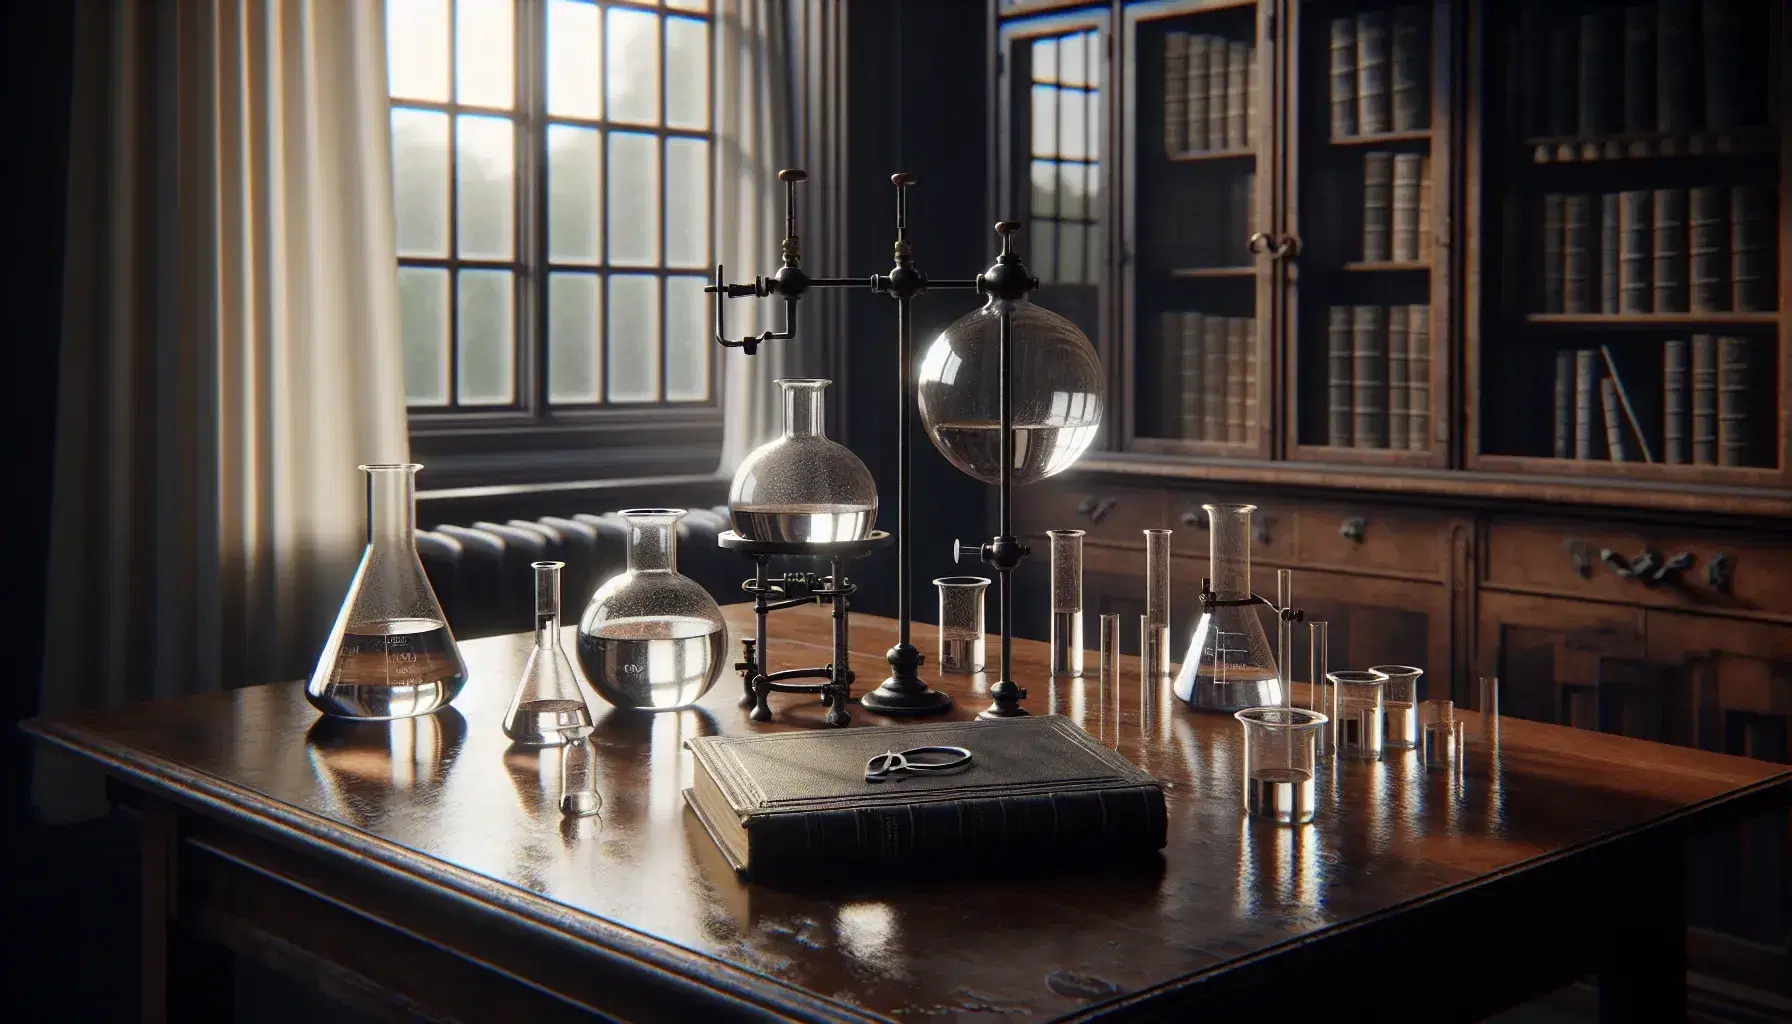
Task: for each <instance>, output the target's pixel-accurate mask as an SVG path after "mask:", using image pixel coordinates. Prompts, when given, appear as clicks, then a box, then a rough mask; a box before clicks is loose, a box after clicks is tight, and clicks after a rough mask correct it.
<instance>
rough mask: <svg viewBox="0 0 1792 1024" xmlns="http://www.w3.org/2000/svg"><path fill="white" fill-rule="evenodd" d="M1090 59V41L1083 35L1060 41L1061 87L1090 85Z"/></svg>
mask: <svg viewBox="0 0 1792 1024" xmlns="http://www.w3.org/2000/svg"><path fill="white" fill-rule="evenodd" d="M1088 58H1089V50H1088V40H1087V39H1085V38H1084V35H1083V34H1081V33H1079V34H1077V35H1074V36H1064V37H1063V38H1061V39H1060V40H1059V41H1058V83H1059V84H1060V85H1088V84H1089V60H1088Z"/></svg>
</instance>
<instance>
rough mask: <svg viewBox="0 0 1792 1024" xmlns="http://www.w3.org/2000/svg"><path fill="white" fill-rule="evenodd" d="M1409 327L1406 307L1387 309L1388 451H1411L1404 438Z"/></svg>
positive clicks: (1410, 322) (1408, 314) (1410, 324)
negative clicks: (1408, 449) (1394, 449)
mask: <svg viewBox="0 0 1792 1024" xmlns="http://www.w3.org/2000/svg"><path fill="white" fill-rule="evenodd" d="M1411 327H1412V313H1411V312H1409V311H1408V307H1406V306H1393V307H1390V308H1389V309H1388V447H1389V448H1397V449H1400V450H1402V451H1404V450H1406V449H1407V448H1410V447H1412V446H1411V444H1409V443H1408V441H1407V437H1406V429H1407V425H1408V406H1407V404H1406V399H1407V395H1408V393H1409V392H1408V391H1407V370H1406V356H1407V352H1408V347H1407V340H1406V337H1407V334H1408V332H1409V331H1410V330H1411Z"/></svg>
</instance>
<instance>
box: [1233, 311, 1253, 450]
mask: <svg viewBox="0 0 1792 1024" xmlns="http://www.w3.org/2000/svg"><path fill="white" fill-rule="evenodd" d="M1237 322H1238V334H1239V338H1240V342H1239V344H1240V346H1241V347H1242V348H1243V349H1244V388H1243V391H1244V436H1243V437H1240V438H1239V440H1240V441H1244V442H1247V443H1249V442H1251V441H1254V440H1255V439H1256V436H1257V321H1256V319H1255V318H1253V317H1248V316H1241V317H1239V318H1238V320H1237Z"/></svg>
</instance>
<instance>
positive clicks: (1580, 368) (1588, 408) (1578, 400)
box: [1574, 348, 1599, 460]
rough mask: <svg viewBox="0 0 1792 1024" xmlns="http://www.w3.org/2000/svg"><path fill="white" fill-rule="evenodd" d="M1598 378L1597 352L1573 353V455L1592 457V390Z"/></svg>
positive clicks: (1584, 349) (1581, 351)
mask: <svg viewBox="0 0 1792 1024" xmlns="http://www.w3.org/2000/svg"><path fill="white" fill-rule="evenodd" d="M1598 379H1599V353H1597V352H1595V351H1593V350H1592V349H1590V348H1583V349H1581V350H1580V351H1578V352H1576V353H1574V457H1575V458H1576V459H1581V460H1586V459H1591V458H1593V391H1594V389H1595V388H1596V387H1597V385H1596V384H1595V381H1597V380H1598Z"/></svg>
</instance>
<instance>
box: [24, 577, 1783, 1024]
mask: <svg viewBox="0 0 1792 1024" xmlns="http://www.w3.org/2000/svg"><path fill="white" fill-rule="evenodd" d="M728 615H729V620H730V622H731V623H732V625H733V627H734V632H735V634H736V635H737V636H744V635H748V629H749V627H750V623H751V615H750V610H749V609H748V608H746V607H745V606H736V607H733V608H730V609H728ZM773 621H774V624H775V625H774V631H773V637H774V643H773V644H772V667H774V668H783V667H793V666H796V665H799V664H818V663H822V662H825V661H826V660H827V658H828V654H827V649H826V648H825V647H824V646H822V645H823V644H824V643H825V641H826V637H827V636H828V625H827V619H826V618H825V616H824V615H823V614H822V612H821V610H820V609H815V608H804V609H793V610H790V611H785V612H781V613H779V614H778V615H777V617H775V618H774V620H773ZM778 638H793V639H790V640H780V639H778ZM894 639H895V628H894V623H892V622H890V621H889V620H883V619H876V618H871V617H865V616H855V617H854V624H853V631H852V647H853V655H854V665H855V666H856V668H857V670H858V673H859V678H860V684H859V686H858V687H857V689H858V690H859V691H860V692H863V691H864V690H865V689H867V688H868V687H869V686H871V685H875V683H876V681H877V680H878V679H881V677H882V675H883V673H882V671H880V670H881V669H882V668H883V667H884V666H883V662H882V655H883V652H884V651H885V650H886V649H888V648H889V646H890V645H891V644H892V643H893V641H894ZM916 643H917V644H919V645H920V646H921V649H922V650H923V651H925V652H928V658H929V662H930V664H929V666H928V668H927V669H926V670H925V671H926V674H927V677H928V678H929V679H930V681H933V682H934V683H935V684H936V685H939V677H938V674H937V672H935V671H934V669H933V667H932V665H931V662H932V661H933V660H934V659H933V653H934V651H935V647H936V644H935V639H934V634H933V631H932V630H931V628H929V627H926V626H917V628H916ZM528 645H529V637H527V636H522V635H518V636H506V637H494V638H491V639H486V640H476V641H473V642H470V643H468V644H466V645H465V654H466V659H467V663H468V665H469V667H470V669H471V672H472V681H471V682H470V683H469V684H468V686H467V689H466V691H465V692H464V693H463V694H462V695H461V697H460V699H459V700H458V701H457V702H456V705H455V707H454V708H453V709H450V710H449V711H446V712H444V713H442V714H439V715H436V716H433V717H431V718H426V719H422V720H413V721H406V722H397V723H392V724H390V725H385V724H344V723H337V722H324V721H320V720H319V719H318V716H317V714H316V713H315V712H314V711H313V710H312V709H311V708H310V706H309V705H307V704H306V702H305V700H304V696H303V692H302V689H301V686H300V685H299V684H297V683H291V684H279V685H272V686H259V687H251V688H246V689H241V690H235V691H231V692H225V693H217V694H209V695H205V696H199V697H190V698H184V699H179V700H171V701H162V702H157V703H152V704H144V705H138V706H135V707H130V708H123V709H118V710H114V711H107V712H101V713H96V714H89V715H82V716H72V717H68V718H62V719H56V720H41V719H40V720H35V721H32V722H30V723H28V724H27V725H26V728H27V729H28V730H29V731H31V732H32V733H35V734H36V735H37V736H39V737H41V738H43V739H44V740H47V741H49V742H51V743H55V744H58V745H60V746H63V747H66V748H68V749H70V750H72V751H75V752H76V753H79V754H82V755H85V756H87V757H89V758H92V759H93V760H95V761H98V762H99V763H100V764H102V765H103V766H104V767H105V768H106V770H107V771H108V772H109V773H110V774H111V776H112V777H113V778H114V779H115V780H116V783H117V786H118V789H119V791H120V792H121V794H123V795H125V796H126V797H128V798H129V799H131V800H132V801H133V802H135V803H137V804H138V805H139V806H141V807H142V808H143V810H144V812H145V833H144V834H145V840H144V842H145V846H144V906H143V910H144V937H145V940H146V941H145V954H144V964H143V967H144V1016H145V1019H149V1020H177V1021H183V1022H184V1021H195V1020H205V1019H216V1018H220V1017H222V1016H223V1015H224V1014H225V1013H226V1011H227V1006H226V1004H227V1002H228V993H229V985H228V983H227V982H228V977H227V975H224V974H222V972H227V971H228V969H229V968H228V963H229V959H230V958H229V957H226V956H222V955H219V951H218V950H217V948H216V946H217V944H222V945H223V946H225V947H228V948H229V949H231V950H234V951H236V952H237V953H239V954H243V955H246V956H249V957H252V958H256V959H258V960H260V961H262V962H264V963H268V964H271V965H273V966H275V967H276V968H278V969H280V970H284V971H288V972H297V973H301V974H303V975H305V976H308V977H310V978H312V979H315V980H316V983H317V984H319V985H320V986H322V987H323V988H324V989H325V990H326V991H329V992H331V993H332V994H334V995H336V996H338V997H339V998H343V999H345V1000H347V1001H349V1002H351V1003H354V1004H356V1005H359V1006H360V1007H362V1008H363V1009H377V1010H380V1011H382V1012H383V1014H384V1015H389V1016H393V1017H396V1018H398V1019H416V1017H415V1016H410V1017H408V1018H407V1016H406V1015H411V1014H415V1015H421V1016H423V1017H425V1018H426V1019H427V1018H429V1017H434V1016H444V1017H445V1016H452V1017H453V1018H455V1019H459V1020H470V1021H471V1020H492V1021H525V1020H530V1021H533V1020H561V1019H589V1017H590V1015H592V1014H596V1015H608V1016H611V1017H614V1018H618V1019H625V1020H646V1021H659V1020H692V1021H711V1020H764V1019H795V1020H808V1021H869V1020H880V1021H888V1020H915V1019H923V1018H924V1019H929V1020H954V1019H961V1020H984V1019H987V1020H996V1019H1012V1018H1024V1019H1029V1020H1046V1019H1067V1020H1089V1019H1094V1018H1098V1017H1099V1018H1102V1019H1109V1018H1112V1019H1124V1020H1146V1019H1150V1020H1186V1019H1193V1018H1194V1015H1196V1014H1199V1016H1200V1017H1201V1019H1205V1020H1241V1019H1246V1018H1245V1016H1244V1015H1245V1014H1246V1013H1252V1014H1256V1015H1264V1014H1267V1015H1268V1016H1267V1017H1266V1018H1264V1019H1287V1018H1289V1017H1292V1016H1293V1015H1295V1014H1296V1013H1299V1014H1300V1015H1302V1016H1309V1017H1311V1018H1314V1019H1319V1018H1323V1017H1326V1016H1328V1015H1329V1016H1339V1017H1343V1018H1346V1019H1348V1018H1352V1017H1355V1016H1358V1015H1364V1016H1367V1015H1371V1014H1376V1013H1379V1014H1381V1015H1382V1016H1383V1017H1384V1018H1385V1019H1421V1020H1427V1021H1444V1020H1455V1019H1460V1020H1474V1019H1479V1018H1481V1017H1483V1016H1485V1015H1487V1014H1488V1013H1491V1012H1493V1011H1496V1010H1498V1009H1501V1008H1504V1007H1506V1006H1509V1005H1512V1004H1515V1003H1517V1002H1521V1001H1523V1000H1525V999H1527V998H1530V997H1533V996H1535V995H1537V994H1540V993H1543V992H1546V991H1550V990H1552V989H1553V988H1556V987H1559V986H1561V985H1563V984H1566V983H1568V982H1571V981H1572V980H1574V979H1576V978H1580V977H1583V976H1585V975H1588V974H1596V975H1598V977H1599V979H1600V982H1601V1001H1602V1009H1603V1012H1604V1014H1605V1016H1606V1017H1607V1018H1608V1019H1613V1020H1623V1021H1639V1020H1655V1019H1660V1020H1678V1019H1680V1018H1681V1015H1682V1012H1683V1007H1684V1002H1685V989H1684V942H1683V937H1684V936H1683V922H1682V916H1681V909H1680V908H1681V903H1682V886H1681V871H1682V868H1681V863H1682V862H1681V856H1680V851H1681V847H1682V844H1683V841H1684V839H1685V837H1686V835H1687V834H1688V833H1689V832H1690V831H1693V830H1699V829H1706V828H1715V827H1719V826H1721V825H1723V824H1726V823H1729V822H1731V821H1734V820H1739V819H1740V818H1742V817H1744V816H1746V815H1747V814H1750V813H1754V812H1759V811H1761V810H1764V809H1767V808H1769V807H1774V806H1782V805H1784V804H1785V803H1786V802H1787V800H1788V795H1789V793H1792V773H1789V772H1787V771H1786V770H1785V769H1782V768H1781V767H1779V766H1777V765H1772V764H1766V763H1762V762H1757V761H1750V760H1744V759H1741V758H1735V757H1728V756H1724V755H1719V754H1711V753H1705V752H1702V751H1697V750H1687V749H1682V748H1679V747H1669V746H1663V745H1659V744H1654V743H1646V742H1642V741H1638V740H1632V739H1625V738H1621V737H1616V736H1606V735H1600V734H1596V733H1589V732H1582V731H1575V730H1570V729H1564V728H1558V727H1555V726H1549V725H1539V724H1534V723H1530V722H1524V721H1519V720H1514V719H1505V720H1503V723H1502V726H1501V736H1500V742H1499V743H1498V744H1497V745H1473V746H1470V747H1468V748H1467V750H1466V752H1465V757H1464V758H1463V761H1462V764H1461V770H1460V772H1457V773H1452V772H1447V771H1446V772H1428V771H1426V770H1425V769H1424V768H1422V767H1420V766H1418V765H1417V764H1416V763H1415V757H1414V755H1412V754H1410V753H1406V754H1397V755H1391V756H1390V757H1389V759H1388V760H1387V761H1385V762H1383V763H1378V764H1361V763H1345V764H1341V765H1338V766H1337V767H1336V768H1335V769H1329V770H1326V771H1325V772H1323V773H1322V777H1321V780H1320V785H1321V798H1320V802H1321V804H1322V806H1321V809H1320V811H1319V817H1318V820H1317V822H1316V823H1315V824H1313V825H1310V826H1306V827H1302V828H1298V829H1294V828H1282V827H1276V826H1274V825H1271V824H1267V823H1262V822H1257V821H1254V820H1250V819H1246V818H1244V817H1242V816H1241V815H1240V811H1239V778H1238V771H1239V767H1240V750H1239V727H1238V725H1237V723H1236V722H1234V721H1233V720H1232V719H1231V718H1230V717H1229V716H1215V715H1204V714H1197V713H1193V712H1189V711H1186V710H1183V709H1180V708H1175V707H1171V708H1169V709H1167V710H1164V709H1161V708H1160V709H1158V710H1155V711H1152V712H1151V713H1148V714H1145V715H1141V713H1140V700H1139V696H1140V687H1139V682H1138V675H1137V663H1136V661H1135V660H1134V659H1126V664H1125V666H1124V669H1123V675H1122V680H1123V685H1122V686H1121V691H1122V692H1121V693H1120V694H1119V703H1118V710H1117V711H1116V710H1115V709H1114V707H1112V706H1103V705H1104V702H1103V701H1102V700H1100V699H1098V695H1097V682H1096V680H1095V679H1094V678H1093V677H1091V678H1088V679H1085V680H1079V681H1070V682H1061V683H1058V684H1056V685H1051V684H1048V683H1047V682H1046V681H1045V674H1046V654H1047V652H1046V648H1045V646H1044V645H1043V644H1038V643H1033V642H1028V641H1017V642H1016V643H1015V657H1016V665H1017V668H1018V669H1019V671H1018V672H1017V676H1018V677H1019V679H1020V681H1021V682H1022V684H1023V685H1025V686H1027V687H1028V688H1029V690H1030V691H1031V696H1030V698H1029V700H1028V702H1027V706H1028V707H1029V708H1031V709H1032V710H1033V711H1034V712H1035V713H1039V712H1044V711H1047V710H1050V711H1054V712H1058V713H1062V714H1066V715H1069V716H1071V717H1072V718H1073V719H1075V720H1077V721H1078V722H1080V723H1081V724H1082V725H1083V726H1084V727H1085V728H1086V729H1088V730H1089V731H1090V732H1091V733H1093V734H1095V735H1097V736H1100V737H1102V738H1103V739H1105V740H1106V741H1108V742H1110V743H1117V744H1118V747H1119V750H1120V751H1121V752H1122V753H1123V754H1124V755H1125V756H1127V757H1128V758H1130V759H1132V760H1133V761H1134V762H1135V763H1136V764H1138V765H1139V766H1141V767H1142V768H1144V769H1146V770H1148V771H1150V772H1152V773H1153V774H1154V775H1156V776H1158V777H1159V778H1161V779H1163V780H1164V781H1165V782H1166V783H1167V784H1168V785H1169V787H1170V788H1169V792H1168V801H1169V802H1168V807H1169V815H1170V841H1169V846H1168V848H1167V849H1166V850H1165V851H1164V853H1163V856H1162V859H1161V861H1159V862H1157V863H1156V864H1155V866H1153V867H1152V868H1150V869H1148V870H1141V869H1139V868H1138V867H1137V866H1136V865H1134V866H1131V867H1127V868H1123V869H1115V868H1113V867H1106V868H1104V866H1102V865H1099V864H1093V865H1085V866H1081V867H1073V868H1071V869H1069V870H1064V869H1062V868H1063V866H1057V867H1058V868H1059V870H1056V871H1052V870H1050V868H1052V867H1053V866H1051V865H1039V864H1026V865H1009V864H1000V863H989V864H980V865H956V866H955V867H957V868H959V869H961V870H958V871H955V872H940V873H934V872H927V871H918V872H917V873H916V875H915V877H914V879H913V880H912V881H907V882H903V883H900V884H897V883H879V882H876V881H873V880H871V879H869V878H866V879H863V880H860V881H854V882H845V883H841V882H834V883H824V882H813V883H809V884H806V885H800V886H795V887H788V886H787V887H780V888H772V887H768V886H763V885H746V884H743V883H742V882H740V881H739V880H737V879H736V877H735V876H734V875H733V874H732V873H731V872H730V871H729V870H728V868H727V866H726V864H725V863H724V862H723V860H722V858H721V856H720V854H719V853H718V851H717V850H716V849H715V848H714V846H713V845H712V843H711V841H710V840H709V838H708V836H707V835H705V834H704V832H703V830H702V829H701V827H700V826H698V825H697V824H696V822H695V819H694V817H693V816H692V815H691V814H690V813H689V812H688V811H687V810H686V808H685V805H684V802H683V800H682V799H681V797H680V790H681V789H683V788H684V787H685V786H686V785H688V784H689V779H690V771H691V766H690V756H689V754H688V753H686V752H684V751H683V750H682V749H681V744H682V743H683V741H684V740H686V739H688V738H690V737H692V736H700V735H709V734H717V733H722V734H738V733H744V732H752V731H763V730H768V729H795V728H822V727H824V726H822V725H821V714H822V708H821V706H820V705H819V704H818V703H813V702H812V699H811V698H806V697H800V696H784V697H778V698H774V701H775V703H774V708H775V710H776V712H777V721H776V722H774V723H772V724H770V725H764V726H757V725H754V724H752V723H750V722H748V721H747V719H746V713H745V712H744V711H743V710H742V709H741V708H739V707H737V706H736V701H737V700H738V698H739V695H740V682H739V677H738V676H736V675H734V674H732V673H730V674H726V675H724V676H723V678H722V681H721V682H720V683H718V684H717V686H716V688H715V690H714V691H712V692H711V693H710V694H709V695H708V696H707V697H706V698H705V700H704V701H703V703H702V706H701V707H699V708H696V709H692V710H687V711H682V712H675V713H663V714H660V715H656V716H643V715H632V714H623V713H619V712H609V713H607V714H604V715H602V717H601V718H600V721H599V724H598V728H597V733H596V736H595V737H594V739H595V742H596V744H597V751H598V757H599V761H600V770H601V776H602V782H601V788H602V791H603V794H604V797H605V800H606V804H605V807H604V811H603V814H602V816H601V818H600V819H583V820H568V819H563V818H562V817H561V816H560V815H559V813H558V811H557V809H556V799H557V789H558V784H559V781H558V755H557V754H556V753H555V752H552V751H549V752H546V753H540V754H538V753H534V752H514V751H510V750H508V749H507V744H506V740H505V739H504V737H503V735H502V734H501V732H500V730H499V721H500V718H501V716H502V714H503V712H504V709H505V707H506V704H507V702H508V699H509V696H510V690H511V687H512V685H513V684H514V682H515V680H516V678H517V676H518V674H519V673H520V670H521V668H522V665H523V661H524V658H525V657H526V655H527V651H528ZM570 646H571V640H570V637H569V638H568V647H569V649H570ZM731 650H738V645H736V646H735V647H733V648H731ZM996 650H997V647H996V645H995V643H994V640H993V639H992V641H991V645H990V651H991V654H992V655H994V654H995V652H996ZM1095 661H1096V659H1095V657H1094V656H1093V655H1090V657H1089V659H1088V663H1089V666H1090V668H1091V671H1093V668H1094V664H1095ZM944 685H945V687H946V688H947V689H949V690H951V691H952V692H953V693H954V694H955V695H957V697H958V698H959V701H958V705H957V707H956V708H955V710H954V712H953V714H954V715H955V716H957V717H961V718H968V717H970V716H972V715H974V714H975V713H976V711H977V710H979V709H980V708H981V707H982V706H983V705H984V703H985V701H984V700H982V699H980V698H979V697H978V696H977V694H978V692H979V691H982V690H984V689H985V688H986V687H987V680H986V679H985V677H983V676H977V677H967V678H954V679H950V680H947V681H946V682H945V683H944ZM1112 700H1113V695H1109V701H1110V702H1111V701H1112ZM853 710H854V721H853V724H854V725H855V726H860V725H866V724H874V723H876V724H881V723H882V722H883V721H884V720H882V719H880V718H878V717H877V716H875V715H872V714H870V713H868V712H865V711H863V710H862V709H859V708H857V707H856V706H855V707H854V709H853ZM1465 717H1466V719H1467V722H1466V725H1465V733H1466V735H1467V736H1468V737H1469V738H1470V739H1471V740H1472V739H1477V738H1479V737H1480V736H1481V735H1482V723H1481V721H1480V720H1479V719H1478V717H1477V716H1475V715H1473V714H1469V715H1466V716H1465ZM1042 867H1043V868H1046V869H1047V870H1045V871H1044V872H1043V873H1041V871H1037V870H1032V869H1037V868H1042Z"/></svg>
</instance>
